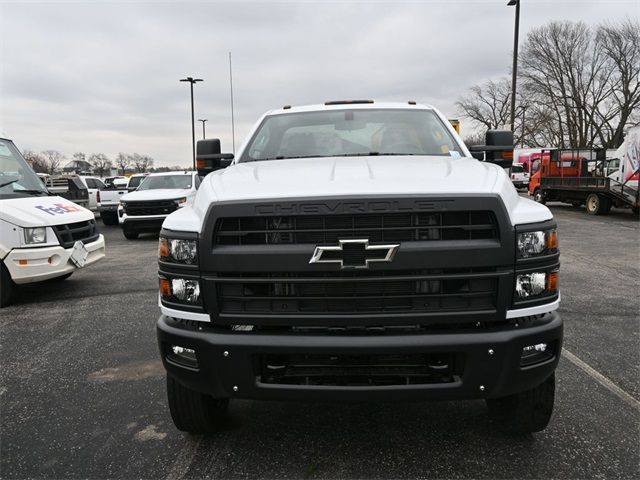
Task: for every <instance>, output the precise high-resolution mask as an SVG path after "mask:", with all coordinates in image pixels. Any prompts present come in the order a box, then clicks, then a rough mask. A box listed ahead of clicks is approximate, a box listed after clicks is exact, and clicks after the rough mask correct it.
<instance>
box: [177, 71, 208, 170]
mask: <svg viewBox="0 0 640 480" xmlns="http://www.w3.org/2000/svg"><path fill="white" fill-rule="evenodd" d="M180 81H181V82H189V83H190V84H191V149H192V151H193V169H194V170H195V169H196V122H195V116H194V114H193V84H194V83H197V82H203V81H204V80H202V79H201V78H193V77H187V78H181V79H180Z"/></svg>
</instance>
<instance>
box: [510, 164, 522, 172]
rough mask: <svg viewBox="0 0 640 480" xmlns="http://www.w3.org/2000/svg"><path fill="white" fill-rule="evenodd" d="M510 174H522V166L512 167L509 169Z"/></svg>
mask: <svg viewBox="0 0 640 480" xmlns="http://www.w3.org/2000/svg"><path fill="white" fill-rule="evenodd" d="M511 172H512V173H524V167H523V166H522V165H514V166H512V167H511Z"/></svg>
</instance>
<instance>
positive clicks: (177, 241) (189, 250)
mask: <svg viewBox="0 0 640 480" xmlns="http://www.w3.org/2000/svg"><path fill="white" fill-rule="evenodd" d="M158 257H159V258H160V260H161V261H163V262H173V263H183V264H186V265H195V264H196V263H198V242H197V241H196V240H188V239H182V238H166V237H160V240H159V242H158Z"/></svg>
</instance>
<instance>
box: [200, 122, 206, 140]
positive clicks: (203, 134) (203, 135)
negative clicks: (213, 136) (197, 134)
mask: <svg viewBox="0 0 640 480" xmlns="http://www.w3.org/2000/svg"><path fill="white" fill-rule="evenodd" d="M198 121H199V122H202V139H203V140H204V139H205V137H206V135H205V132H204V123H205V122H206V121H207V119H206V118H199V119H198Z"/></svg>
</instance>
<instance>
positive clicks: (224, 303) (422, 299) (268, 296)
mask: <svg viewBox="0 0 640 480" xmlns="http://www.w3.org/2000/svg"><path fill="white" fill-rule="evenodd" d="M216 283H217V294H218V306H219V309H220V313H222V314H243V313H244V314H278V315H287V314H363V313H387V312H388V313H412V312H416V313H420V312H457V311H459V312H465V311H481V310H485V311H486V310H492V309H495V307H496V292H497V276H496V272H495V269H493V270H491V269H481V270H478V269H464V270H463V269H457V270H453V269H448V270H420V271H411V272H386V271H380V272H365V273H364V274H360V273H359V272H358V273H353V272H352V273H347V272H335V273H305V274H295V273H290V274H241V275H224V276H220V277H219V278H217V279H216Z"/></svg>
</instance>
